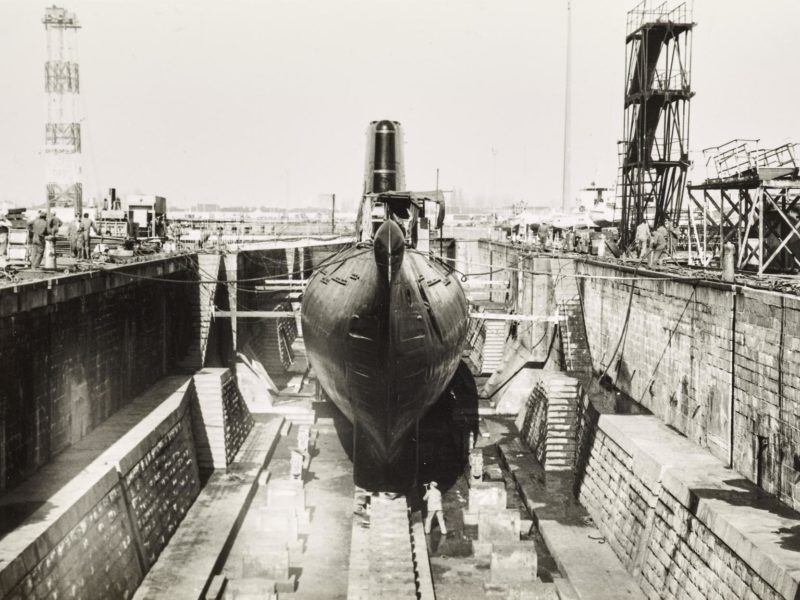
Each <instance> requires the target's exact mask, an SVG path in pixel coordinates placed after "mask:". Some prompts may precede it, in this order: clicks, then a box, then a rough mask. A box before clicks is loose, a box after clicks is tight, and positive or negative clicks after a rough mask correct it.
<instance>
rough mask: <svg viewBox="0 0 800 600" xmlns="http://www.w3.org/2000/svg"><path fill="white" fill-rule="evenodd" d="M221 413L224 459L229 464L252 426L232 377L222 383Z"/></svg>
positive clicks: (250, 417)
mask: <svg viewBox="0 0 800 600" xmlns="http://www.w3.org/2000/svg"><path fill="white" fill-rule="evenodd" d="M222 414H223V417H222V418H223V422H224V424H225V460H226V464H231V463H232V462H233V459H234V457H235V456H236V453H237V452H238V451H239V448H241V447H242V444H243V443H244V440H245V438H246V437H247V435H248V434H249V433H250V430H251V429H252V428H253V417H252V416H251V415H250V411H249V410H248V409H247V405H246V404H245V403H244V398H242V395H241V394H240V393H239V388H238V387H237V385H236V380H235V379H234V378H233V377H229V378H228V379H227V380H225V381H224V382H223V384H222Z"/></svg>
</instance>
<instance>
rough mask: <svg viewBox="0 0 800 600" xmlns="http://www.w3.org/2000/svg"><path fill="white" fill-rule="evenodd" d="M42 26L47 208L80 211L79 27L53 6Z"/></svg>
mask: <svg viewBox="0 0 800 600" xmlns="http://www.w3.org/2000/svg"><path fill="white" fill-rule="evenodd" d="M42 23H44V28H45V32H46V35H47V59H46V62H45V64H44V73H45V83H44V90H45V95H46V102H47V122H46V124H45V143H44V148H45V156H46V172H47V206H48V207H50V206H74V207H75V208H76V210H81V208H82V204H83V184H82V183H81V181H82V177H81V125H80V118H79V114H78V109H79V94H80V80H79V76H78V44H77V42H78V29H80V25H79V24H78V21H77V19H76V18H75V15H74V13H71V12H68V11H67V10H66V9H63V8H58V7H56V6H51V7H49V8H46V9H45V15H44V19H42Z"/></svg>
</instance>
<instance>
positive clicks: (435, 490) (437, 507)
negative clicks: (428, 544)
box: [422, 481, 447, 535]
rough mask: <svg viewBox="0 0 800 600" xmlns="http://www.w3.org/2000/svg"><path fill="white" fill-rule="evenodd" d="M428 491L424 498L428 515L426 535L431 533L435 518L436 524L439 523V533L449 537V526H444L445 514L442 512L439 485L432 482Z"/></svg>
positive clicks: (426, 518) (428, 486)
mask: <svg viewBox="0 0 800 600" xmlns="http://www.w3.org/2000/svg"><path fill="white" fill-rule="evenodd" d="M427 488H428V489H427V491H426V492H425V495H424V496H423V497H422V499H423V500H425V501H426V502H427V507H428V514H427V515H426V516H425V533H426V534H428V533H430V532H431V525H433V517H436V522H437V523H439V531H441V532H442V535H447V526H446V525H445V524H444V513H443V512H442V492H440V491H439V484H437V483H436V482H435V481H431V482H430V483H429V484H428V485H427Z"/></svg>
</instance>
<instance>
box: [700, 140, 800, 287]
mask: <svg viewBox="0 0 800 600" xmlns="http://www.w3.org/2000/svg"><path fill="white" fill-rule="evenodd" d="M703 153H704V154H705V156H706V164H707V167H708V168H709V170H710V171H711V174H712V177H710V178H709V179H707V180H706V181H705V182H704V183H702V184H699V185H691V184H690V185H689V186H688V191H689V199H690V201H689V206H688V209H689V210H688V218H689V230H690V231H689V234H690V238H691V243H690V246H689V252H690V260H691V261H692V262H696V263H699V264H702V265H708V264H710V263H711V261H712V260H714V259H715V258H716V257H718V256H719V255H720V253H721V249H722V246H723V245H724V244H726V243H728V242H731V243H732V244H733V245H734V248H735V251H736V261H735V265H736V268H737V269H739V270H741V269H745V268H751V269H755V270H756V271H757V273H758V275H763V274H764V272H765V271H766V270H767V269H768V268H769V269H771V270H777V271H789V270H795V269H797V268H800V226H799V221H798V220H799V219H800V179H798V164H797V160H796V158H795V148H794V145H793V144H785V145H783V146H779V147H777V148H773V149H769V150H763V149H759V148H758V140H733V141H731V142H728V143H727V144H723V145H722V146H718V147H714V148H707V149H706V150H704V151H703Z"/></svg>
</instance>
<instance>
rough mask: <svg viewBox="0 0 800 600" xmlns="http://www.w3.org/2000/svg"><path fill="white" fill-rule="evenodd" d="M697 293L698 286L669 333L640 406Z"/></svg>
mask: <svg viewBox="0 0 800 600" xmlns="http://www.w3.org/2000/svg"><path fill="white" fill-rule="evenodd" d="M696 291H697V285H695V286H694V287H693V288H692V293H691V294H689V298H688V299H687V300H686V304H685V305H684V307H683V311H682V312H681V316H680V317H678V320H677V322H676V323H675V327H673V328H672V331H670V333H669V339H668V340H667V344H666V345H665V346H664V350H662V352H661V356H659V357H658V362H656V366H655V367H653V372H652V373H651V374H650V379H648V380H647V385H645V386H644V390H642V395H641V396H640V397H639V404H641V403H642V400H643V399H644V395H645V394H646V393H647V390H649V389H650V386H651V385H652V384H653V380H654V379H655V376H656V373H657V372H658V367H660V366H661V361H662V360H663V358H664V355H665V354H666V353H667V348H669V347H670V345H671V344H672V338H673V337H674V336H675V332H676V331H678V326H679V325H680V324H681V321H682V320H683V315H684V314H686V309H687V308H689V304H691V302H692V300H693V299H694V295H695V292H696Z"/></svg>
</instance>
